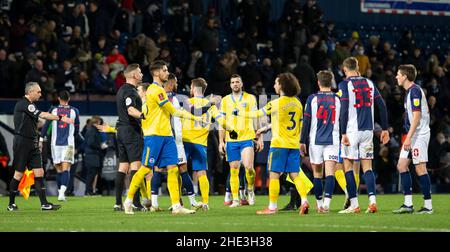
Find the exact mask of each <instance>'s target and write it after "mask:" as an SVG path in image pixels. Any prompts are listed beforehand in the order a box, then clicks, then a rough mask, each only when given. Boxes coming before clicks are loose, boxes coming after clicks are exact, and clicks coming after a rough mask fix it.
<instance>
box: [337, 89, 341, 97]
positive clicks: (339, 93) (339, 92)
mask: <svg viewBox="0 0 450 252" xmlns="http://www.w3.org/2000/svg"><path fill="white" fill-rule="evenodd" d="M336 95H337V96H339V97H341V96H342V90H340V89H339V91H338V92H337V93H336Z"/></svg>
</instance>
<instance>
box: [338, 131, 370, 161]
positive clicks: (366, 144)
mask: <svg viewBox="0 0 450 252" xmlns="http://www.w3.org/2000/svg"><path fill="white" fill-rule="evenodd" d="M347 136H348V140H349V141H350V146H346V145H344V144H342V153H341V156H342V158H347V159H353V160H356V159H373V131H372V130H365V131H356V132H347Z"/></svg>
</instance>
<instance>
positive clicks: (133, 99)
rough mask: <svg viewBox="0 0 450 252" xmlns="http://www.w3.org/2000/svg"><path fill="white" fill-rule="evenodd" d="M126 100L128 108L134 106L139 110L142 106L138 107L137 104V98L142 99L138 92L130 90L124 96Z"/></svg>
mask: <svg viewBox="0 0 450 252" xmlns="http://www.w3.org/2000/svg"><path fill="white" fill-rule="evenodd" d="M124 99H125V100H124V102H125V107H126V108H127V109H128V108H129V107H133V108H135V109H137V110H139V111H140V109H141V108H138V106H137V99H140V97H139V95H138V94H137V92H128V93H127V94H125V96H124Z"/></svg>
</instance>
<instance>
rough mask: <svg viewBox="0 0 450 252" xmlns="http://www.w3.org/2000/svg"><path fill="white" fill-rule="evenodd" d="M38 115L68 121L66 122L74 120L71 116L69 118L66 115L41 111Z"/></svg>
mask: <svg viewBox="0 0 450 252" xmlns="http://www.w3.org/2000/svg"><path fill="white" fill-rule="evenodd" d="M39 117H40V118H42V119H45V120H52V121H61V122H64V123H68V124H73V123H74V120H73V119H72V118H69V117H67V116H58V115H53V114H50V113H48V112H41V113H40V114H39Z"/></svg>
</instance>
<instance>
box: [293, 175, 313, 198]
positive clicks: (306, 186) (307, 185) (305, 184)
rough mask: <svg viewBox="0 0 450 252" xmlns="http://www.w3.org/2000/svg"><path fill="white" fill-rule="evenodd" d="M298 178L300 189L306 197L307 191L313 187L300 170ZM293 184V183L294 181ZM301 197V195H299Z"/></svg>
mask: <svg viewBox="0 0 450 252" xmlns="http://www.w3.org/2000/svg"><path fill="white" fill-rule="evenodd" d="M288 177H289V176H288ZM298 178H300V181H301V182H302V188H303V190H305V192H306V193H305V197H306V195H308V193H309V191H311V189H312V188H313V187H314V184H313V183H312V182H311V180H309V178H308V176H306V174H305V172H303V170H302V169H300V172H299V173H298ZM294 184H295V181H294ZM300 196H301V194H300Z"/></svg>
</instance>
